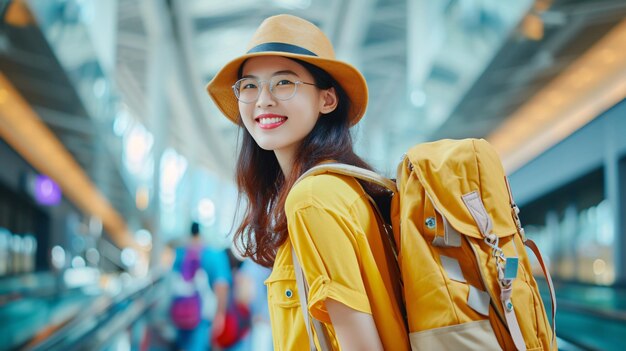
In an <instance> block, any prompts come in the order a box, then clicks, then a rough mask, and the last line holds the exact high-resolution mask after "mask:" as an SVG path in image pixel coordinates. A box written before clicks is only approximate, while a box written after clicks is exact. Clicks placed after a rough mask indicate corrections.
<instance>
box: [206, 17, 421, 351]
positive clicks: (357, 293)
mask: <svg viewBox="0 0 626 351" xmlns="http://www.w3.org/2000/svg"><path fill="white" fill-rule="evenodd" d="M207 90H208V92H209V95H210V96H211V97H212V99H213V101H214V102H215V104H216V105H217V106H218V107H219V109H220V110H221V111H222V112H223V113H224V115H225V116H226V117H227V118H229V119H230V120H231V121H233V122H234V123H237V124H238V125H239V126H241V127H243V128H242V134H243V139H242V145H241V149H240V153H239V159H238V163H237V184H238V186H239V189H240V191H241V193H242V194H243V196H245V197H246V200H247V208H246V210H245V216H244V219H243V222H242V223H241V225H240V226H239V228H238V230H237V232H236V236H235V240H236V241H237V242H238V243H239V244H241V245H242V247H243V251H244V254H245V255H246V256H250V257H252V258H253V259H254V260H255V261H256V262H258V263H260V264H262V265H264V266H268V267H272V268H273V271H272V273H271V275H270V277H269V278H268V279H267V280H266V285H267V287H268V302H269V309H270V317H271V322H272V333H273V338H274V348H275V349H276V350H306V349H308V348H309V338H308V335H307V330H306V328H305V322H304V318H303V314H302V310H301V309H302V308H304V309H305V311H306V312H308V313H309V314H310V316H312V317H313V318H315V319H317V320H319V321H321V322H322V323H323V328H324V329H325V334H327V337H328V339H329V342H330V345H331V348H332V349H335V350H338V349H341V350H383V349H385V350H408V349H409V343H408V338H407V333H406V328H405V326H404V322H403V317H402V312H401V306H400V303H399V301H398V298H396V297H397V296H398V295H397V292H398V291H399V290H398V286H397V284H398V283H399V279H398V277H394V276H392V275H391V273H389V272H391V271H392V270H391V268H390V267H389V266H388V262H392V259H393V258H390V257H389V255H387V254H386V251H385V250H384V245H383V244H382V240H383V236H382V235H381V233H380V232H379V227H378V224H377V223H378V222H377V218H376V215H375V212H374V210H373V208H372V206H371V205H370V203H369V202H368V194H367V193H366V192H365V190H364V187H363V185H362V184H361V183H359V182H358V181H356V180H355V179H354V178H352V177H347V176H341V175H337V174H329V173H327V174H321V175H316V176H310V177H306V178H304V179H303V180H301V181H299V182H298V183H297V184H295V183H296V180H297V179H298V178H299V177H300V175H302V174H303V173H304V172H305V171H306V170H308V169H310V168H311V167H313V166H315V165H318V164H321V163H325V162H332V161H336V162H341V163H347V164H352V165H356V166H359V167H364V168H371V167H369V166H368V165H367V164H366V163H365V162H364V161H363V160H362V159H361V158H359V157H358V156H357V155H356V154H355V153H354V151H353V147H352V139H351V136H350V131H349V128H350V127H351V126H353V125H354V124H356V123H357V122H358V121H359V120H360V119H361V117H362V116H363V114H364V112H365V109H366V105H367V85H366V83H365V79H364V78H363V76H362V75H361V73H360V72H359V71H358V70H357V69H356V68H354V67H352V66H351V65H349V64H347V63H345V62H341V61H338V60H336V59H335V58H334V52H333V48H332V45H331V44H330V41H329V40H328V38H327V37H326V36H325V35H324V34H323V33H322V31H321V30H320V29H319V28H317V27H316V26H315V25H313V24H312V23H310V22H307V21H305V20H303V19H301V18H298V17H294V16H289V15H279V16H274V17H270V18H268V19H266V20H265V21H264V22H263V23H262V24H261V25H260V27H259V28H258V29H257V31H256V33H255V35H254V36H253V38H252V40H251V42H250V44H249V47H248V51H247V53H246V54H244V55H242V56H240V57H238V58H236V59H234V60H232V61H231V62H229V63H228V64H226V65H225V66H224V67H223V68H222V69H221V70H220V71H219V72H218V74H217V75H216V76H215V77H214V78H213V80H212V81H211V82H210V83H209V84H208V86H207ZM294 184H295V185H294ZM292 252H295V254H296V256H297V258H298V261H299V262H300V264H301V265H302V270H303V272H304V278H305V279H306V281H307V282H308V286H309V289H308V306H301V304H300V300H299V296H298V293H299V291H298V289H297V287H296V278H295V272H294V267H293V261H292ZM316 337H317V336H316ZM320 337H321V336H320Z"/></svg>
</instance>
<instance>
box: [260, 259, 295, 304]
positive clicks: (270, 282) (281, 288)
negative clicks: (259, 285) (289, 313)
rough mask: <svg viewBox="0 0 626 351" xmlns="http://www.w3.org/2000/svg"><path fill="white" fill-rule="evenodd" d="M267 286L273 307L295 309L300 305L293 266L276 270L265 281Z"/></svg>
mask: <svg viewBox="0 0 626 351" xmlns="http://www.w3.org/2000/svg"><path fill="white" fill-rule="evenodd" d="M265 285H267V293H268V300H269V303H270V305H271V306H274V307H282V308H294V307H298V306H299V305H300V297H299V295H298V288H297V284H296V275H295V273H294V270H293V266H283V267H279V268H275V269H274V270H273V271H272V274H270V276H269V277H268V278H267V280H265Z"/></svg>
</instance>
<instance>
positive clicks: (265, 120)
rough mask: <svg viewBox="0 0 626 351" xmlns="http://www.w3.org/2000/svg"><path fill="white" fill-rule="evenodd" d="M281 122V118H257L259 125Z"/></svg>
mask: <svg viewBox="0 0 626 351" xmlns="http://www.w3.org/2000/svg"><path fill="white" fill-rule="evenodd" d="M282 120H283V118H280V117H264V118H259V123H260V124H264V125H265V124H272V123H278V122H281V121H282Z"/></svg>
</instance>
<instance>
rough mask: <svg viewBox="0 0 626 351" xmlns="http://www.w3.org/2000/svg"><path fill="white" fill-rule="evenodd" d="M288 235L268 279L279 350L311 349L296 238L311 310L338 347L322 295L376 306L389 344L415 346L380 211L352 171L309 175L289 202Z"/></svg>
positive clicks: (362, 307) (361, 307)
mask: <svg viewBox="0 0 626 351" xmlns="http://www.w3.org/2000/svg"><path fill="white" fill-rule="evenodd" d="M285 212H286V215H287V224H288V228H289V240H287V241H286V242H285V244H283V245H282V246H281V247H280V248H279V250H278V252H277V254H276V260H275V262H274V269H273V271H272V274H271V275H270V277H269V278H268V279H267V280H266V282H265V283H266V285H267V288H268V302H269V310H270V318H271V322H272V333H273V338H274V349H275V350H277V351H278V350H308V347H309V342H308V337H307V334H306V328H305V324H304V320H303V317H302V311H301V309H300V300H299V296H298V291H297V287H296V280H295V273H294V269H293V261H292V257H291V252H292V251H291V246H292V245H293V247H294V249H295V252H296V254H297V255H298V258H299V261H300V264H301V266H302V268H303V270H304V274H305V277H306V280H307V282H308V284H309V311H310V312H311V315H312V316H314V317H315V318H316V319H318V320H320V321H322V322H324V326H325V327H326V329H327V331H328V334H329V335H330V338H331V344H333V349H334V350H339V347H338V343H337V340H336V337H335V332H334V329H333V327H332V325H331V324H330V317H329V315H328V312H327V311H326V307H325V304H324V301H325V300H326V299H328V298H332V299H333V300H336V301H339V302H341V303H343V304H345V305H346V306H348V307H350V308H352V309H355V310H357V311H361V312H364V313H368V314H371V315H372V316H373V318H374V322H375V323H376V327H377V329H378V333H379V335H380V339H381V341H382V344H383V347H384V348H385V350H394V351H395V350H409V349H410V346H409V341H408V338H407V332H406V330H405V327H404V322H403V319H402V315H401V312H400V308H399V305H398V301H397V299H396V298H395V296H396V295H395V294H394V290H393V289H394V284H395V286H396V287H397V284H398V283H399V278H398V277H394V278H392V277H391V276H390V275H391V273H389V272H390V271H389V269H388V265H387V262H388V261H387V260H388V259H389V257H388V256H386V255H385V250H384V248H383V243H382V241H381V240H383V236H382V235H381V234H380V232H379V228H378V224H377V222H376V217H375V214H374V211H373V210H372V208H371V205H370V204H369V201H368V199H367V195H366V194H365V192H364V191H363V189H362V187H361V185H360V184H359V183H358V182H357V181H356V180H354V179H353V178H351V177H345V176H340V175H335V174H321V175H316V176H311V177H308V178H306V179H304V180H302V181H301V182H300V183H298V184H297V185H296V186H295V187H294V188H293V189H292V190H291V191H290V193H289V195H288V197H287V202H286V204H285Z"/></svg>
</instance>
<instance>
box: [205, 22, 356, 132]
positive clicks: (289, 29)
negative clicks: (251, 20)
mask: <svg viewBox="0 0 626 351" xmlns="http://www.w3.org/2000/svg"><path fill="white" fill-rule="evenodd" d="M272 55H275V56H283V57H287V58H295V59H299V60H302V61H305V62H308V63H310V64H313V65H315V66H317V67H319V68H321V69H323V70H324V71H326V72H327V73H329V74H330V75H331V76H332V77H333V78H334V79H335V80H336V81H337V82H338V83H339V84H340V85H341V87H342V88H343V90H345V92H346V93H347V95H348V97H349V98H350V102H351V106H350V111H349V117H348V118H349V119H350V125H355V124H356V123H357V122H358V121H359V120H360V119H361V117H363V114H364V113H365V109H366V107H367V84H366V82H365V78H364V77H363V75H362V74H361V72H359V71H358V70H357V69H356V68H355V67H353V66H351V65H350V64H348V63H345V62H342V61H339V60H336V59H335V52H334V50H333V46H332V44H331V43H330V40H328V38H327V37H326V35H324V33H323V32H322V31H321V30H320V29H319V28H318V27H316V26H315V25H314V24H313V23H311V22H308V21H306V20H304V19H302V18H299V17H296V16H291V15H278V16H272V17H269V18H267V19H265V21H263V23H261V25H260V26H259V28H258V29H257V31H256V33H255V34H254V36H253V37H252V40H250V43H249V44H248V49H247V52H246V54H244V55H242V56H240V57H237V58H235V59H234V60H232V61H230V62H228V63H227V64H226V65H225V66H224V67H222V69H221V70H220V71H219V72H218V73H217V74H216V75H215V77H213V79H212V80H211V81H210V82H209V84H208V85H207V87H206V89H207V91H208V93H209V95H210V96H211V98H212V99H213V101H214V102H215V104H216V105H217V107H218V108H219V109H220V111H222V113H223V114H224V115H225V116H226V117H227V118H228V119H230V120H231V121H233V122H234V123H238V120H239V107H238V105H237V98H236V97H235V94H234V93H233V91H232V85H233V84H235V82H236V81H237V79H239V77H238V76H237V73H238V71H239V67H241V65H242V63H243V62H244V61H245V60H247V59H249V58H251V57H257V56H272Z"/></svg>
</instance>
